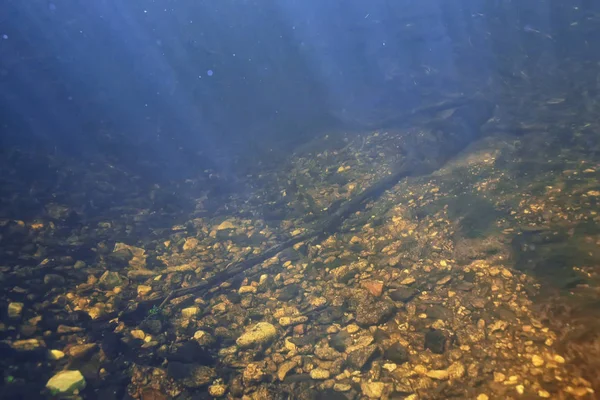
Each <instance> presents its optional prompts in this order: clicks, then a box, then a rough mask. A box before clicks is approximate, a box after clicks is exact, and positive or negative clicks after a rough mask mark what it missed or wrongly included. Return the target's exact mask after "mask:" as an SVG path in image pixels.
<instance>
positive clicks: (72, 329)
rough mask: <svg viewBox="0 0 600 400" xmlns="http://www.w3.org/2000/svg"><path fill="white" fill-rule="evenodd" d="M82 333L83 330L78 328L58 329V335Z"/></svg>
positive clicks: (64, 327)
mask: <svg viewBox="0 0 600 400" xmlns="http://www.w3.org/2000/svg"><path fill="white" fill-rule="evenodd" d="M82 331H83V328H80V327H78V326H67V325H59V326H58V328H56V333H60V334H69V333H77V332H82Z"/></svg>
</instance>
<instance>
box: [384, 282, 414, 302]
mask: <svg viewBox="0 0 600 400" xmlns="http://www.w3.org/2000/svg"><path fill="white" fill-rule="evenodd" d="M418 292H419V291H418V290H417V289H415V288H411V287H407V286H400V287H398V288H396V290H394V291H392V292H390V298H391V299H392V300H394V301H401V302H404V303H406V302H408V301H410V300H412V299H413V297H415V296H416V295H417V293H418Z"/></svg>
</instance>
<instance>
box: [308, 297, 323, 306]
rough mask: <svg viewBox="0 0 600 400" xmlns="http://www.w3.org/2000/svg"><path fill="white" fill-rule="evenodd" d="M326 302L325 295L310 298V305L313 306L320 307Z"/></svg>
mask: <svg viewBox="0 0 600 400" xmlns="http://www.w3.org/2000/svg"><path fill="white" fill-rule="evenodd" d="M325 304H327V299H326V298H325V297H315V298H312V299H310V305H311V306H313V307H315V308H316V307H322V306H324V305H325Z"/></svg>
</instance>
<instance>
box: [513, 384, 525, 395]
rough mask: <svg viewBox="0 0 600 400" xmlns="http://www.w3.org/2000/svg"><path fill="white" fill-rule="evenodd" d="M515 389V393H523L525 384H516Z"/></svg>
mask: <svg viewBox="0 0 600 400" xmlns="http://www.w3.org/2000/svg"><path fill="white" fill-rule="evenodd" d="M515 390H516V391H517V393H519V394H523V393H525V386H523V385H517V386H515Z"/></svg>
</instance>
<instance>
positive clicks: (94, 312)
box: [87, 303, 106, 319]
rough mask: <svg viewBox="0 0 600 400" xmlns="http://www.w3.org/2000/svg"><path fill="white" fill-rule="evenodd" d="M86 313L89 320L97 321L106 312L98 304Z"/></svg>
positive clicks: (101, 305) (102, 306)
mask: <svg viewBox="0 0 600 400" xmlns="http://www.w3.org/2000/svg"><path fill="white" fill-rule="evenodd" d="M87 313H88V315H89V316H90V318H91V319H98V318H100V317H101V316H103V315H105V314H106V310H105V308H104V305H103V304H100V303H98V304H96V305H94V307H92V308H90V309H89V310H87Z"/></svg>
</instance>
